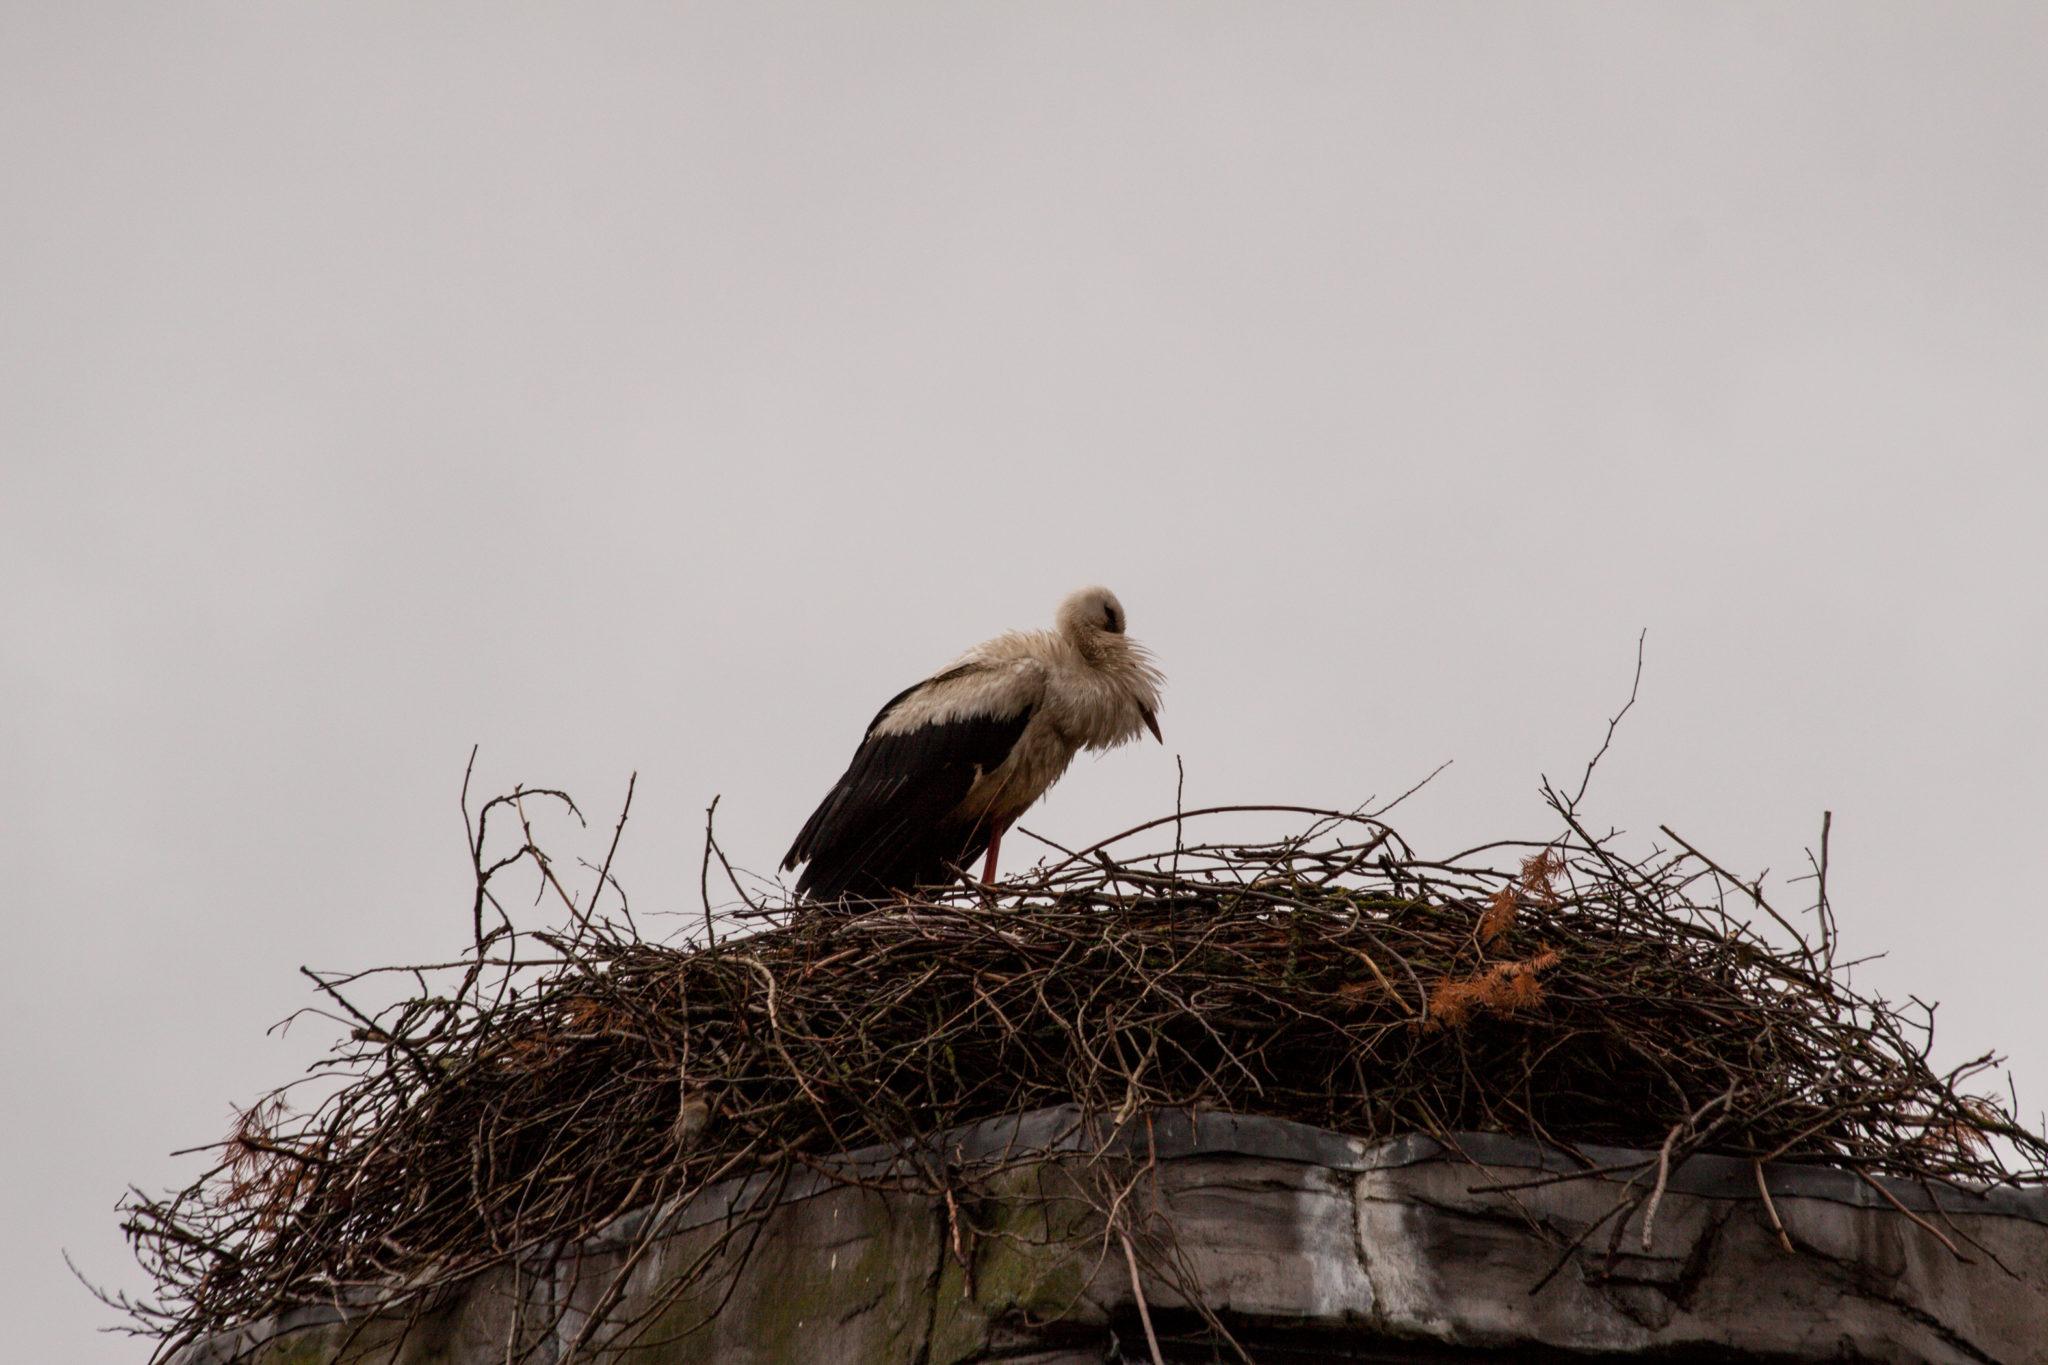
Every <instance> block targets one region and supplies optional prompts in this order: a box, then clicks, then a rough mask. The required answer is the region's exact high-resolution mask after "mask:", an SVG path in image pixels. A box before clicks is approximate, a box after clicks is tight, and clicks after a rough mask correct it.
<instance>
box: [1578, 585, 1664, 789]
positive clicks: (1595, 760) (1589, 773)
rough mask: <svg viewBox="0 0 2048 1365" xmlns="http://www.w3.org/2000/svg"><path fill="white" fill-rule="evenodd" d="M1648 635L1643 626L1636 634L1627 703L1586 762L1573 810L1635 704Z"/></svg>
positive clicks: (1646, 627) (1610, 723)
mask: <svg viewBox="0 0 2048 1365" xmlns="http://www.w3.org/2000/svg"><path fill="white" fill-rule="evenodd" d="M1649 635H1650V628H1649V627H1648V626H1645V627H1643V633H1642V634H1640V635H1638V636H1636V677H1635V681H1634V682H1632V683H1630V684H1629V685H1628V704H1627V705H1626V706H1623V707H1622V708H1621V709H1620V710H1619V711H1616V712H1615V713H1614V718H1613V719H1612V720H1610V721H1608V722H1607V737H1606V738H1605V739H1603V740H1601V741H1600V752H1599V753H1597V754H1594V755H1593V757H1592V760H1591V761H1590V762H1588V763H1587V764H1586V775H1585V776H1584V777H1581V778H1580V779H1579V790H1578V794H1577V795H1575V796H1573V797H1572V800H1571V804H1572V808H1573V809H1574V810H1576V809H1577V808H1578V804H1579V802H1580V801H1581V800H1583V799H1584V798H1585V795H1586V784H1587V783H1589V782H1591V781H1592V780H1593V769H1594V768H1595V767H1597V766H1599V763H1600V760H1601V759H1603V758H1605V757H1606V756H1607V746H1608V745H1610V744H1612V743H1614V727H1615V726H1617V725H1619V724H1621V718H1622V717H1623V716H1625V715H1627V714H1628V713H1629V710H1630V708H1632V707H1633V706H1634V705H1635V704H1636V689H1638V688H1640V687H1641V686H1642V685H1643V641H1644V640H1646V639H1648V638H1649Z"/></svg>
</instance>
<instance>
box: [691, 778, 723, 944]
mask: <svg viewBox="0 0 2048 1365" xmlns="http://www.w3.org/2000/svg"><path fill="white" fill-rule="evenodd" d="M721 795H722V793H721ZM717 814H718V797H716V796H714V797H712V798H711V804H710V805H708V806H706V807H705V808H704V865H703V866H702V867H700V868H698V869H697V894H698V895H700V896H702V897H703V898H704V939H705V944H706V946H707V947H711V948H716V947H717V946H718V930H717V929H716V928H715V927H714V926H713V925H712V922H711V821H712V818H713V817H714V816H716V815H717Z"/></svg>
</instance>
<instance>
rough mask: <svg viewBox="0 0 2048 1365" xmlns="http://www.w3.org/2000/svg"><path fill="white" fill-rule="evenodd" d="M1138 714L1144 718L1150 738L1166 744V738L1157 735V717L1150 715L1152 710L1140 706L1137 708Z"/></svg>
mask: <svg viewBox="0 0 2048 1365" xmlns="http://www.w3.org/2000/svg"><path fill="white" fill-rule="evenodd" d="M1138 714H1139V715H1140V716H1142V717H1144V719H1145V728H1146V729H1147V730H1150V731H1151V732H1152V738H1154V739H1156V740H1158V741H1159V742H1160V743H1161V744H1164V743H1166V736H1165V735H1162V734H1160V733H1159V717H1157V716H1155V715H1153V714H1152V708H1151V707H1149V706H1141V707H1139V708H1138Z"/></svg>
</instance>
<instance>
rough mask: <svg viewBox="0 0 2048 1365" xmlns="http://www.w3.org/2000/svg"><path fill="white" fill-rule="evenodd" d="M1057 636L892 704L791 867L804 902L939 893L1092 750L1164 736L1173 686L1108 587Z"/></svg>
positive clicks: (983, 653) (1088, 593)
mask: <svg viewBox="0 0 2048 1365" xmlns="http://www.w3.org/2000/svg"><path fill="white" fill-rule="evenodd" d="M1054 623H1055V627H1056V628H1055V629H1053V630H1031V631H1020V630H1013V631H1009V632H1007V633H1005V634H1002V635H998V636H997V637H996V638H995V639H993V640H989V641H986V642H984V643H982V644H979V645H976V646H975V647H974V648H972V649H970V650H968V651H967V652H966V653H965V654H962V655H961V656H960V657H959V658H957V659H955V660H953V662H952V663H950V664H948V665H946V667H944V668H942V669H940V670H939V671H938V672H937V673H934V674H932V676H930V677H929V678H926V679H925V680H924V681H923V682H921V683H918V684H917V685H916V686H914V687H907V688H905V689H904V690H903V691H901V692H899V693H897V694H896V695H895V696H894V697H891V698H890V699H889V702H888V704H887V705H885V706H884V707H883V708H882V709H881V710H880V711H879V712H877V713H876V715H875V718H874V720H873V721H872V722H870V723H869V725H868V729H867V734H866V735H865V736H864V737H863V738H862V739H861V743H860V748H859V749H857V750H855V751H854V755H853V762H852V763H850V764H849V765H847V769H846V774H845V776H843V777H841V778H840V779H839V782H838V785H836V786H834V787H833V788H832V791H831V793H830V794H829V795H827V796H826V797H825V799H824V800H823V801H822V802H820V803H819V805H818V809H817V810H816V811H814V812H812V814H811V818H810V819H809V820H808V821H806V822H805V824H804V827H803V832H802V833H800V834H798V835H797V836H796V842H795V843H793V844H791V845H790V848H789V852H788V854H787V855H786V856H784V858H783V860H782V868H783V870H784V871H785V872H787V871H792V870H794V869H795V868H796V866H797V864H799V863H804V864H807V866H805V868H804V871H803V875H802V876H801V877H800V878H798V879H797V884H796V889H797V894H798V895H800V896H809V897H811V898H812V899H814V900H819V901H836V900H841V899H844V898H845V897H847V896H857V897H863V898H878V897H882V896H886V895H889V894H890V893H892V892H897V891H908V890H910V889H911V888H912V887H916V886H941V885H945V884H948V883H950V882H952V881H953V880H954V878H955V877H956V876H957V875H958V872H957V869H960V868H965V867H967V866H968V865H969V863H971V862H972V860H973V859H974V858H976V857H977V856H979V855H981V854H982V853H983V852H984V851H986V852H987V855H988V862H987V865H986V866H985V867H984V868H983V869H982V873H981V879H982V881H983V882H985V883H986V882H992V881H994V879H995V874H996V853H997V851H998V849H999V848H1000V847H1001V844H1002V838H1003V831H1004V830H1006V829H1008V828H1009V827H1010V826H1011V824H1012V823H1014V822H1015V821H1016V819H1017V817H1018V816H1020V815H1022V814H1023V813H1024V812H1025V810H1026V809H1028V808H1029V807H1030V805H1031V803H1032V802H1034V801H1036V800H1037V799H1038V798H1039V797H1041V796H1043V795H1044V794H1045V790H1046V788H1048V787H1050V786H1051V785H1052V784H1053V783H1055V782H1057V781H1058V780H1059V778H1060V775H1061V774H1062V773H1064V772H1065V771H1066V770H1067V764H1069V763H1070V762H1072V761H1073V758H1074V755H1075V754H1076V753H1078V752H1079V751H1081V750H1082V749H1113V748H1115V747H1116V746H1117V745H1119V744H1123V743H1125V742H1127V741H1129V740H1132V739H1135V738H1137V735H1138V732H1139V729H1140V727H1142V728H1144V729H1147V730H1150V731H1151V732H1152V737H1153V738H1154V739H1157V740H1159V741H1160V742H1161V743H1162V744H1163V743H1165V740H1164V738H1163V737H1162V736H1161V735H1160V733H1159V719H1158V713H1159V688H1160V685H1161V684H1162V683H1163V682H1164V681H1165V679H1164V678H1162V677H1161V676H1160V673H1159V670H1158V669H1156V668H1154V667H1153V666H1152V656H1151V655H1150V654H1149V653H1147V652H1146V650H1145V648H1144V646H1142V645H1140V644H1138V643H1137V642H1136V641H1134V640H1132V639H1131V638H1130V637H1128V636H1127V635H1125V634H1124V609H1123V604H1122V603H1121V602H1118V601H1117V600H1116V594H1114V593H1112V592H1110V591H1109V589H1107V588H1081V589H1079V590H1078V591H1076V592H1072V593H1069V594H1068V595H1067V598H1066V600H1065V601H1063V602H1061V603H1060V608H1059V613H1058V615H1057V616H1056V617H1055V618H1054Z"/></svg>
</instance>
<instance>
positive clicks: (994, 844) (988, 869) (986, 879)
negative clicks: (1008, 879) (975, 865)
mask: <svg viewBox="0 0 2048 1365" xmlns="http://www.w3.org/2000/svg"><path fill="white" fill-rule="evenodd" d="M1002 846H1003V831H1002V827H1001V826H997V828H996V832H995V833H994V834H991V835H989V837H988V861H987V862H986V863H984V864H982V868H981V880H982V884H983V885H986V886H993V885H994V884H995V880H996V850H998V849H1000V848H1001V847H1002Z"/></svg>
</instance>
